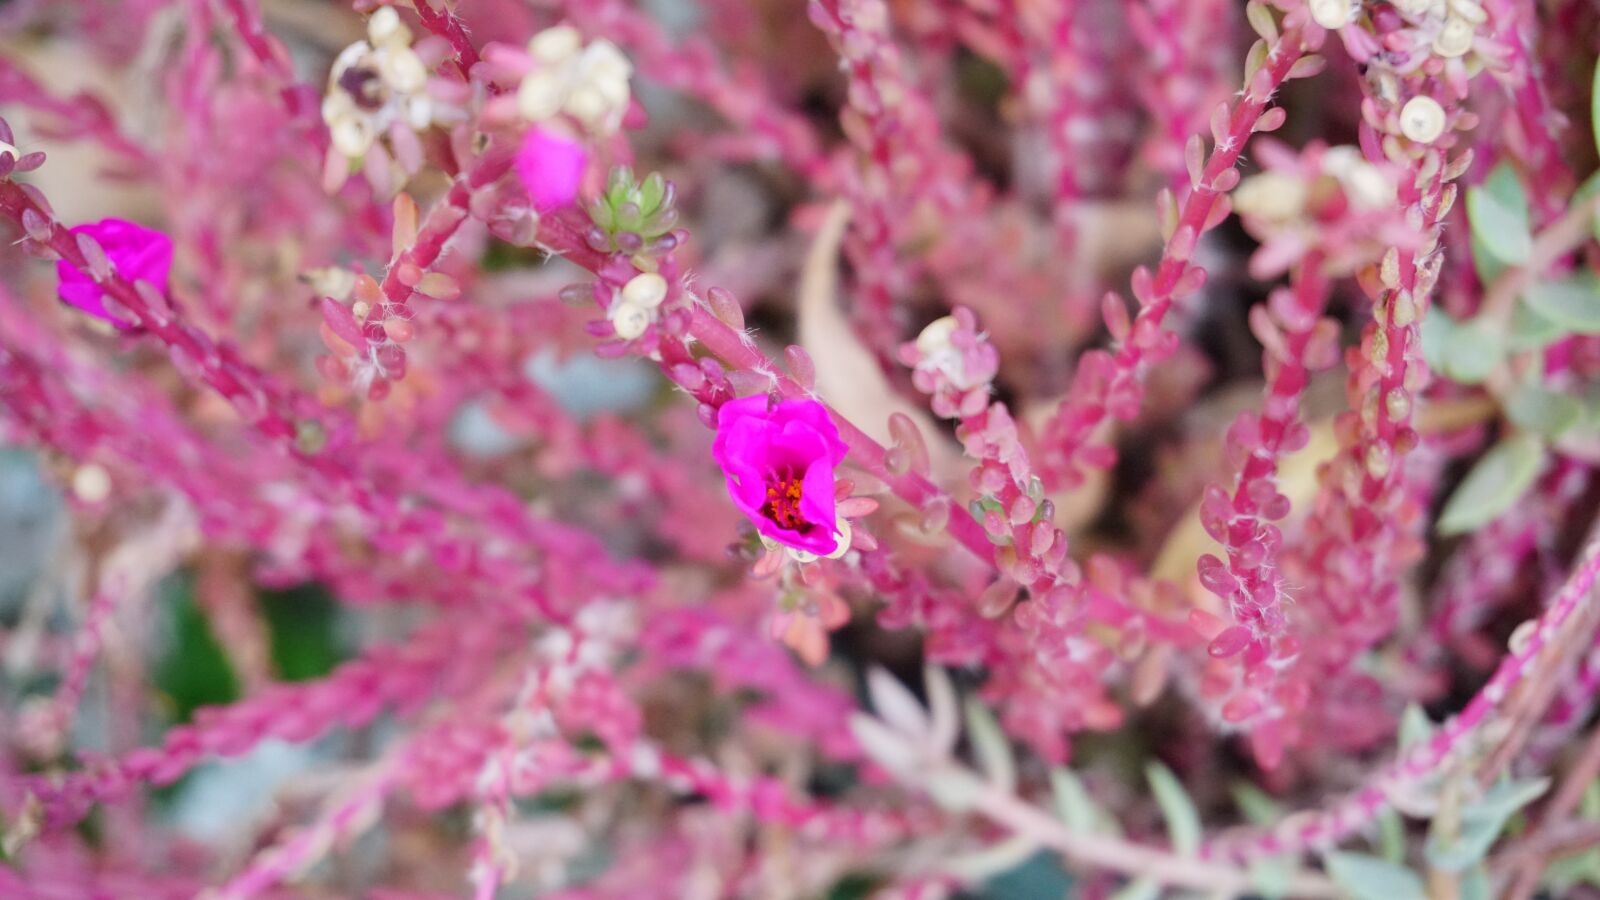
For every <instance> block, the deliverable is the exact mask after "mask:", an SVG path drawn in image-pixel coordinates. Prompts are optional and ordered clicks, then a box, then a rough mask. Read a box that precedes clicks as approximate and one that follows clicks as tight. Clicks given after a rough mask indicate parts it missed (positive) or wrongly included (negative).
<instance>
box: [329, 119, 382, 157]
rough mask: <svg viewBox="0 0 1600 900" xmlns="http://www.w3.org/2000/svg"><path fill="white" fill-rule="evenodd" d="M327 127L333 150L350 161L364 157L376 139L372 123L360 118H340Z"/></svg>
mask: <svg viewBox="0 0 1600 900" xmlns="http://www.w3.org/2000/svg"><path fill="white" fill-rule="evenodd" d="M329 125H330V131H331V133H332V135H333V146H334V148H335V149H337V150H338V151H339V152H340V153H342V154H344V155H345V156H348V157H350V158H351V159H357V158H360V157H362V156H366V155H367V151H368V150H369V149H371V148H372V142H373V141H374V140H376V139H377V134H376V132H374V131H373V129H372V123H370V122H368V121H367V120H366V118H364V117H362V116H358V115H348V116H342V117H340V118H339V120H338V121H336V122H331V123H329Z"/></svg>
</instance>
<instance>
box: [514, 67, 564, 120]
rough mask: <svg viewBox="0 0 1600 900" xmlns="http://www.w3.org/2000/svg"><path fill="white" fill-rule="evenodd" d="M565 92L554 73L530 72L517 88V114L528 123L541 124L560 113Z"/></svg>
mask: <svg viewBox="0 0 1600 900" xmlns="http://www.w3.org/2000/svg"><path fill="white" fill-rule="evenodd" d="M566 99H567V92H566V90H565V89H564V86H563V84H562V82H561V79H560V78H559V77H558V76H557V75H556V74H555V73H554V72H531V73H529V74H528V76H527V77H525V78H523V79H522V85H521V86H520V87H518V88H517V112H519V113H521V114H522V117H523V118H524V119H527V120H528V121H530V122H542V121H544V120H545V119H548V118H551V117H552V116H554V115H556V114H557V113H559V112H561V106H562V104H563V103H564V102H565V101H566Z"/></svg>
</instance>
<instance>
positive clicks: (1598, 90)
mask: <svg viewBox="0 0 1600 900" xmlns="http://www.w3.org/2000/svg"><path fill="white" fill-rule="evenodd" d="M1589 124H1590V125H1591V126H1592V127H1593V128H1594V145H1595V147H1597V148H1600V63H1597V64H1596V65H1595V68H1594V77H1593V78H1592V79H1591V80H1590V81H1589Z"/></svg>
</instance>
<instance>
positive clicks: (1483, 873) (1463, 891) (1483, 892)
mask: <svg viewBox="0 0 1600 900" xmlns="http://www.w3.org/2000/svg"><path fill="white" fill-rule="evenodd" d="M1456 897H1457V900H1492V898H1493V897H1494V891H1493V890H1492V889H1491V887H1490V885H1489V870H1488V869H1486V868H1484V867H1483V866H1473V867H1472V869H1470V870H1469V871H1468V872H1467V873H1466V874H1465V875H1462V876H1461V883H1460V885H1459V888H1458V892H1457V894H1456Z"/></svg>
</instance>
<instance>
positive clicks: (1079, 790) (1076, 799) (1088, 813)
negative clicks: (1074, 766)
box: [1050, 768, 1100, 834]
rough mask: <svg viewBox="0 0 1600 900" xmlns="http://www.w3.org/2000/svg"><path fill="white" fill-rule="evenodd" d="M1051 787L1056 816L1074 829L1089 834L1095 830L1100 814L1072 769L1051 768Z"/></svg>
mask: <svg viewBox="0 0 1600 900" xmlns="http://www.w3.org/2000/svg"><path fill="white" fill-rule="evenodd" d="M1050 787H1051V789H1052V790H1053V791H1054V793H1055V801H1056V816H1058V817H1059V818H1060V819H1061V821H1063V822H1065V823H1067V827H1068V828H1070V829H1072V830H1073V831H1076V832H1079V833H1082V834H1088V833H1089V832H1092V831H1094V830H1095V824H1096V823H1097V822H1098V821H1099V818H1100V814H1099V811H1098V808H1097V807H1096V806H1095V802H1094V800H1093V799H1091V798H1090V797H1089V792H1088V791H1087V790H1085V789H1084V787H1083V782H1082V781H1081V780H1079V779H1078V776H1076V775H1074V774H1072V770H1070V769H1064V768H1055V769H1051V770H1050Z"/></svg>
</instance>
